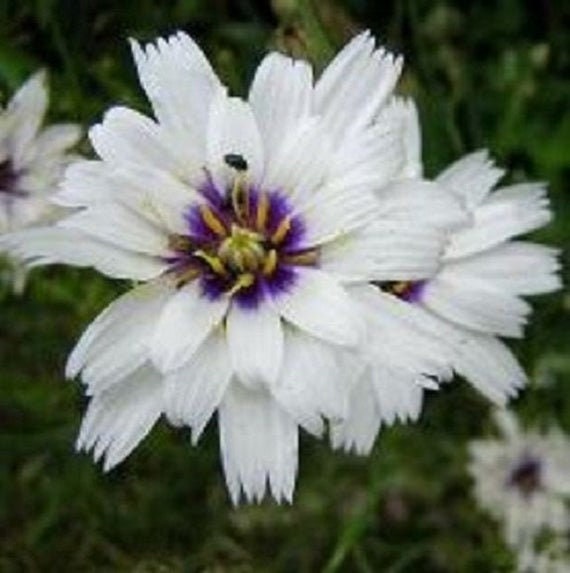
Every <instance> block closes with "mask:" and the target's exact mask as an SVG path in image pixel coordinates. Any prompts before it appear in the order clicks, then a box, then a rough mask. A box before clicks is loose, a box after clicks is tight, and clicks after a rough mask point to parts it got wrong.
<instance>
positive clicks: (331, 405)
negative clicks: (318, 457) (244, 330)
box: [272, 328, 353, 435]
mask: <svg viewBox="0 0 570 573" xmlns="http://www.w3.org/2000/svg"><path fill="white" fill-rule="evenodd" d="M345 354H346V350H345V349H343V348H341V347H338V346H336V345H332V344H329V343H326V342H323V341H321V340H319V339H318V338H314V337H313V336H308V335H306V334H304V333H303V332H300V331H298V330H296V329H291V328H288V329H287V330H286V331H285V358H284V361H283V369H282V372H281V376H280V378H279V381H278V383H277V385H276V386H275V387H274V388H272V392H273V395H274V396H275V399H276V400H277V401H278V402H279V403H280V404H281V405H282V406H283V408H284V409H285V410H287V411H288V412H289V414H291V416H293V418H294V419H295V421H296V422H297V423H299V424H300V425H301V426H303V427H304V428H305V429H306V430H308V431H309V432H311V433H313V434H315V435H321V434H322V433H323V430H324V424H323V420H322V418H321V417H322V416H324V417H326V418H329V419H332V420H337V421H338V420H340V419H342V418H344V417H346V416H347V413H348V396H349V392H350V378H351V376H352V375H353V372H351V370H350V369H349V368H347V361H346V360H345V359H344V358H345V356H344V355H345Z"/></svg>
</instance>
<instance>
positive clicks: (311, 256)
mask: <svg viewBox="0 0 570 573" xmlns="http://www.w3.org/2000/svg"><path fill="white" fill-rule="evenodd" d="M282 260H283V262H284V263H285V264H288V265H302V266H303V265H305V266H311V265H315V264H316V263H317V262H318V261H319V251H318V250H317V249H312V250H308V251H303V252H302V253H295V254H292V255H285V256H283V258H282Z"/></svg>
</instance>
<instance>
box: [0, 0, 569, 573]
mask: <svg viewBox="0 0 570 573" xmlns="http://www.w3.org/2000/svg"><path fill="white" fill-rule="evenodd" d="M569 25H570V4H569V3H568V2H565V1H563V0H560V1H559V2H555V1H552V0H551V1H549V0H542V1H538V0H537V1H530V0H528V1H516V0H502V1H491V0H484V1H480V2H476V3H475V2H472V3H465V5H464V6H463V5H462V4H461V3H458V2H443V1H433V0H408V1H402V2H378V1H374V0H368V1H367V0H345V1H340V0H339V1H336V2H335V1H332V0H325V1H313V2H311V1H310V0H273V2H268V1H265V2H263V1H254V0H231V1H230V0H178V1H171V2H164V1H158V0H154V1H153V0H136V1H135V0H121V1H120V2H117V1H115V2H110V1H105V0H99V1H96V0H23V1H22V0H20V1H15V0H13V1H10V0H2V1H0V87H1V88H2V93H3V94H4V96H5V97H4V101H5V100H6V98H7V97H8V96H9V94H10V93H11V92H12V91H13V90H14V89H15V88H16V87H17V86H18V85H19V84H20V83H21V82H22V81H23V80H24V79H25V78H26V77H27V76H28V74H30V73H31V72H32V71H34V70H35V69H37V68H38V67H46V68H48V69H49V70H50V79H51V92H52V106H51V110H50V119H53V120H62V119H64V120H66V121H77V122H81V123H83V124H85V125H89V124H92V123H93V122H95V121H97V120H98V119H99V118H100V117H101V115H102V113H103V111H104V110H105V109H106V108H107V107H109V106H110V105H112V104H115V103H126V104H128V105H132V106H134V107H137V108H139V109H141V110H147V109H148V108H147V103H146V102H145V100H144V98H143V95H142V93H141V90H140V89H139V87H138V85H137V81H136V76H135V73H134V69H133V65H132V63H131V59H130V54H129V50H128V46H127V42H126V39H127V37H129V36H134V37H136V38H139V39H152V38H154V37H156V36H157V35H165V34H168V33H169V32H172V31H175V30H178V29H182V30H186V31H188V32H190V33H191V34H192V35H193V36H194V38H196V39H197V40H198V41H199V43H200V44H201V45H202V46H203V47H204V49H205V50H206V52H207V54H208V56H209V57H210V58H211V59H212V60H213V62H214V65H215V67H216V69H217V70H218V71H219V73H220V74H221V76H222V77H223V79H224V80H225V81H226V82H227V83H228V84H229V85H230V86H231V88H232V90H234V92H236V93H238V94H244V93H246V86H247V85H248V83H249V81H250V79H251V76H252V73H253V71H254V69H255V66H256V64H257V62H258V61H259V59H260V57H262V55H263V54H264V52H265V51H266V50H267V49H268V48H277V49H280V50H283V51H285V52H288V53H291V54H294V55H297V56H304V57H307V58H309V59H310V60H312V61H313V62H314V64H315V65H316V66H317V67H322V66H323V65H324V64H325V63H326V62H327V61H328V60H329V58H330V57H331V55H332V54H333V53H334V52H335V51H336V50H337V49H338V48H339V46H341V45H342V44H343V43H344V42H345V41H346V39H347V38H349V37H351V36H352V35H353V34H354V33H355V32H356V31H358V30H360V29H362V28H371V29H372V30H373V31H374V33H375V34H376V35H377V37H378V38H379V40H380V41H381V42H383V43H386V44H387V45H388V46H389V47H391V48H392V49H394V50H396V51H397V52H400V53H403V54H404V55H405V57H406V61H407V67H406V71H405V74H404V77H403V80H402V82H401V85H400V90H401V91H402V92H404V93H409V94H412V95H414V96H415V97H416V98H417V101H418V104H419V108H420V113H421V118H422V122H423V129H424V146H425V160H426V165H427V170H428V173H429V174H434V173H437V171H438V170H439V169H441V168H443V167H444V166H445V165H446V164H447V163H448V162H450V161H452V160H453V159H456V158H457V157H459V155H460V154H462V153H465V152H467V151H470V150H474V149H477V148H480V147H483V146H484V147H488V148H489V149H490V150H491V151H492V153H493V154H494V155H495V156H496V157H497V158H498V159H499V161H500V162H501V163H502V164H503V165H504V166H506V167H508V168H509V171H510V175H509V180H510V181H517V180H524V179H540V180H545V181H549V182H550V184H551V191H552V202H553V205H554V209H555V212H556V220H555V222H554V223H553V224H552V225H551V226H550V227H549V228H548V229H546V230H544V231H542V232H540V233H539V234H538V235H537V236H538V238H539V239H540V240H545V241H548V242H550V243H553V244H556V245H559V246H561V247H563V248H564V247H567V246H568V241H569V239H570V200H569V198H568V189H565V183H566V182H567V180H568V175H569V174H570V109H569V107H568V102H570V79H569V78H570V73H569V72H570V41H569V34H568V29H569ZM84 151H85V152H87V153H88V152H89V150H88V146H87V145H85V146H84ZM529 272H532V269H529ZM124 288H125V285H121V284H117V283H111V282H109V281H106V280H105V279H103V278H102V277H99V276H97V275H96V274H95V273H92V272H89V271H77V270H70V269H63V268H53V269H43V270H40V271H35V272H34V273H33V274H32V278H31V281H30V284H29V289H28V291H27V296H26V297H25V298H23V299H17V298H14V297H13V296H12V295H11V294H10V293H9V291H8V290H7V289H5V290H4V291H2V292H1V293H0V572H2V573H12V572H21V571H22V572H28V571H29V572H41V573H45V572H51V571H80V572H83V571H128V572H131V571H133V572H139V573H159V572H160V573H163V572H164V573H167V572H186V571H188V572H190V571H211V572H217V571H220V572H222V571H239V572H241V571H243V572H247V571H280V572H281V571H283V572H285V571H287V572H289V571H295V572H297V571H299V572H305V571H311V572H312V571H327V572H333V571H350V572H352V571H354V572H362V573H368V572H373V571H374V572H376V571H380V572H388V573H397V572H420V573H423V572H426V573H430V572H463V571H465V572H477V573H480V572H501V571H505V572H507V571H512V570H513V566H514V565H513V564H514V560H513V557H512V556H511V555H510V553H509V551H508V550H507V549H506V547H505V546H504V544H503V542H502V539H501V536H500V534H499V529H498V526H497V524H495V523H494V522H493V521H492V520H491V519H490V518H489V517H487V516H486V515H485V514H484V513H482V512H481V511H480V510H479V509H478V508H477V507H476V505H475V502H474V501H473V498H472V496H471V491H470V482H469V478H468V477H467V475H466V471H465V462H466V452H465V443H466V441H468V440H469V439H472V438H474V437H477V436H480V435H483V434H485V433H486V432H489V431H491V429H492V428H491V425H490V422H489V420H488V416H487V413H488V405H487V404H486V403H485V402H484V401H483V400H482V399H481V398H479V396H478V395H476V393H475V392H474V391H472V390H471V389H470V388H469V387H468V386H467V384H464V383H457V384H453V385H450V386H448V387H447V388H445V389H444V390H442V391H441V392H439V393H438V394H437V395H432V396H430V397H429V398H428V400H427V405H426V409H425V412H424V414H423V416H422V418H421V420H420V423H419V424H417V425H415V426H399V427H395V428H389V429H385V430H384V432H383V433H382V435H381V436H380V439H379V440H378V443H377V445H376V448H375V450H374V453H373V454H372V455H371V457H370V458H368V459H360V458H357V457H355V456H348V455H344V454H341V453H333V452H331V451H330V450H329V448H328V446H327V444H326V443H324V442H321V443H319V442H317V441H315V440H313V439H309V438H307V437H303V441H302V449H301V466H300V467H301V469H300V474H299V480H298V488H297V493H296V499H295V503H294V505H293V506H283V507H279V506H277V505H275V504H273V503H271V502H267V503H265V504H263V505H261V506H252V507H240V508H237V509H234V508H232V507H231V504H230V502H229V500H228V497H227V495H226V492H225V488H224V484H223V477H222V472H221V468H220V463H219V460H218V445H217V436H216V428H215V424H211V425H210V428H209V430H208V432H207V433H206V436H205V438H204V439H203V441H202V443H201V444H200V446H199V447H198V448H192V447H191V445H190V440H189V435H188V434H186V433H185V432H184V431H180V430H172V429H169V428H167V427H166V425H161V426H160V427H159V428H157V429H155V431H154V432H153V433H152V435H151V436H150V438H148V439H147V440H145V442H144V443H143V444H142V445H141V446H139V448H138V449H137V450H136V452H135V453H134V454H133V455H131V457H130V458H129V459H128V460H127V461H126V462H125V463H123V464H122V466H120V467H119V468H118V469H117V470H115V471H113V472H112V473H111V474H109V475H104V474H103V473H102V471H101V470H100V468H99V467H97V466H95V465H94V464H93V463H92V461H91V460H90V459H89V458H88V457H87V456H83V455H82V456H78V455H75V454H74V452H73V442H74V439H75V435H76V432H77V429H78V426H79V421H80V416H81V412H82V411H83V409H84V406H85V404H84V400H83V397H82V395H81V390H80V387H79V385H78V384H74V383H71V382H65V381H64V380H63V376H62V371H63V364H64V362H65V358H66V355H67V353H68V352H69V350H70V349H71V347H72V345H73V343H74V340H75V339H76V338H77V337H78V335H79V334H80V332H81V330H82V328H84V327H85V326H86V325H87V323H88V322H89V321H90V320H91V319H92V318H93V317H94V316H95V315H96V313H97V312H98V311H100V310H101V309H102V308H103V306H104V305H105V304H106V303H107V302H108V301H110V300H111V299H112V298H114V296H116V294H117V293H118V292H120V291H122V290H124ZM536 307H537V312H536V315H535V320H534V321H533V323H532V325H531V326H530V327H529V329H528V336H527V338H526V340H525V341H523V342H521V343H518V344H517V345H516V351H517V354H518V356H519V357H520V359H521V360H522V361H523V363H524V364H525V367H526V368H527V369H528V372H529V373H530V375H531V379H532V385H531V388H530V389H528V390H527V391H526V392H525V393H524V394H523V396H522V397H521V398H519V399H518V400H517V401H516V403H515V407H516V409H517V411H518V412H520V413H521V415H522V416H523V417H524V419H525V420H526V421H528V422H532V423H536V424H545V425H547V424H549V423H552V422H556V423H558V424H560V425H561V426H562V427H563V428H564V429H565V430H566V431H570V386H568V383H569V382H570V355H569V353H568V350H569V349H570V324H569V322H570V321H569V320H568V318H569V309H570V297H569V296H568V295H564V294H558V295H552V296H548V297H543V298H541V299H540V300H538V301H537V304H536Z"/></svg>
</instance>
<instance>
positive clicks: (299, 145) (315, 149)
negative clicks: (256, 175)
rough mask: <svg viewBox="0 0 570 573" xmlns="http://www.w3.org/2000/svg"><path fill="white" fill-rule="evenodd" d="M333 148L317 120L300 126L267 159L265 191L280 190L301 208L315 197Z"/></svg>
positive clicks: (307, 120) (310, 119)
mask: <svg viewBox="0 0 570 573" xmlns="http://www.w3.org/2000/svg"><path fill="white" fill-rule="evenodd" d="M331 157H332V144H331V140H330V138H329V137H328V136H327V134H326V132H325V131H324V129H323V124H322V121H321V120H320V119H319V118H314V117H312V118H308V119H305V120H304V121H302V122H300V123H299V125H298V126H297V127H296V129H293V130H291V131H290V132H289V133H288V134H287V135H286V136H285V137H284V139H283V142H282V145H281V146H280V148H279V151H278V152H276V153H273V154H271V155H269V156H268V157H267V158H266V161H267V166H266V172H265V175H264V178H263V182H262V187H263V188H264V189H275V190H280V191H282V192H283V193H285V194H286V195H287V196H289V197H290V198H291V200H292V201H293V202H294V203H295V204H296V205H301V204H302V203H303V202H306V201H307V200H308V199H311V198H312V197H313V195H314V191H315V190H317V189H318V188H319V187H320V186H321V185H322V184H323V182H324V181H325V178H326V176H327V173H328V171H329V169H330V164H331Z"/></svg>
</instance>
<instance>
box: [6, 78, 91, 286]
mask: <svg viewBox="0 0 570 573" xmlns="http://www.w3.org/2000/svg"><path fill="white" fill-rule="evenodd" d="M47 105H48V93H47V87H46V74H45V73H44V72H43V71H40V72H38V73H36V74H34V75H33V76H32V77H31V78H30V79H28V80H27V81H26V82H25V83H24V85H23V86H22V87H21V88H20V89H19V90H18V91H17V92H16V94H15V95H14V96H13V98H12V99H11V100H10V102H9V103H8V105H7V107H6V109H4V110H2V111H0V235H1V234H4V233H8V232H12V231H15V230H19V229H23V228H28V227H32V226H37V225H39V224H45V223H46V222H49V221H50V220H53V219H54V218H56V217H57V214H58V211H59V210H58V209H57V208H56V207H55V206H54V205H53V204H52V203H50V201H49V198H50V195H52V194H53V193H54V192H55V191H56V189H57V185H58V182H59V181H60V179H61V176H62V174H63V170H64V168H65V167H66V166H67V165H68V164H69V163H70V162H71V161H72V160H73V159H74V157H73V156H72V155H70V154H69V153H68V151H69V149H70V148H71V147H73V146H74V145H75V144H76V143H77V142H78V140H79V138H80V137H81V129H80V127H79V126H78V125H74V124H55V125H50V126H49V127H45V128H42V123H43V120H44V116H45V113H46V109H47ZM4 273H5V274H6V275H7V278H8V279H9V280H10V281H12V283H13V287H14V290H15V291H16V292H20V291H21V290H22V289H23V287H24V280H25V268H24V267H23V266H22V265H21V264H19V263H18V262H16V261H10V266H9V267H7V268H6V269H4Z"/></svg>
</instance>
